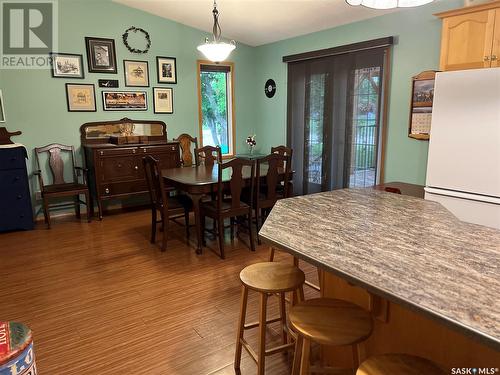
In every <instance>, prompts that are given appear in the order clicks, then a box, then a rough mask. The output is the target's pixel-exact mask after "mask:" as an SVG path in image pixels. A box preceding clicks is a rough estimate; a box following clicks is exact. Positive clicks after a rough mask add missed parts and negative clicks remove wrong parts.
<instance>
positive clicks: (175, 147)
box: [139, 144, 179, 154]
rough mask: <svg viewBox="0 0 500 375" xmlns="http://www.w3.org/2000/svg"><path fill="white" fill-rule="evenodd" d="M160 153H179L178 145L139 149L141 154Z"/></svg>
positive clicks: (142, 147)
mask: <svg viewBox="0 0 500 375" xmlns="http://www.w3.org/2000/svg"><path fill="white" fill-rule="evenodd" d="M152 152H153V153H158V152H179V145H178V144H170V145H164V146H141V147H139V153H140V154H150V153H152Z"/></svg>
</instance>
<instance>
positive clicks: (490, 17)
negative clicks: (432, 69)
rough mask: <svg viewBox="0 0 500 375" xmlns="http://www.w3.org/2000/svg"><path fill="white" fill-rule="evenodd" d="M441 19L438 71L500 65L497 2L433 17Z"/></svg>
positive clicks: (498, 3)
mask: <svg viewBox="0 0 500 375" xmlns="http://www.w3.org/2000/svg"><path fill="white" fill-rule="evenodd" d="M436 16H437V17H439V18H441V19H442V20H443V28H442V34H441V62H440V69H441V70H443V71H447V70H463V69H477V68H495V67H498V66H500V65H499V59H500V1H492V2H488V3H485V4H480V5H477V6H471V7H464V8H460V9H455V10H451V11H447V12H442V13H438V14H436Z"/></svg>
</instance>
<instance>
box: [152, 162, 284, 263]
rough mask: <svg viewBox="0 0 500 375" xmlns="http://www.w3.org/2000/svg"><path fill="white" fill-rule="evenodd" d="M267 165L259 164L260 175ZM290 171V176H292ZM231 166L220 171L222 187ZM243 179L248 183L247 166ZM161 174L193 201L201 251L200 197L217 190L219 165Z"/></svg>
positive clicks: (248, 171)
mask: <svg viewBox="0 0 500 375" xmlns="http://www.w3.org/2000/svg"><path fill="white" fill-rule="evenodd" d="M267 169H268V166H267V165H266V164H262V165H261V166H260V176H261V178H265V177H266V175H267ZM278 173H279V175H280V176H283V175H284V174H285V170H284V169H282V168H281V169H280V170H279V171H278ZM292 173H293V172H291V174H290V176H292ZM231 174H232V171H231V168H226V169H224V170H223V171H222V182H223V183H224V185H225V186H224V187H226V186H227V187H228V186H229V182H230V180H231ZM242 174H243V179H244V180H245V181H246V183H247V184H248V185H249V184H250V181H249V180H250V177H251V170H250V168H249V167H246V168H243V171H242ZM161 175H162V178H163V181H164V183H165V185H167V186H169V187H173V188H175V189H176V190H179V191H182V192H184V193H185V194H186V195H188V196H189V197H190V198H191V200H192V202H193V212H194V219H195V227H196V254H201V253H202V235H203V230H204V228H202V227H201V210H200V206H201V199H202V198H203V197H204V196H208V195H211V194H213V193H215V192H217V186H218V178H219V167H218V165H217V164H215V165H213V166H211V167H210V166H204V165H201V166H192V167H181V168H169V169H162V171H161Z"/></svg>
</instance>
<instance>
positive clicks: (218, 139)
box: [198, 62, 235, 156]
mask: <svg viewBox="0 0 500 375" xmlns="http://www.w3.org/2000/svg"><path fill="white" fill-rule="evenodd" d="M233 70H234V66H233V64H232V63H219V64H209V63H205V62H198V72H199V80H198V86H199V88H198V90H199V92H198V96H199V116H200V143H201V145H202V146H208V145H211V146H220V148H221V150H222V155H223V156H224V155H225V156H231V155H234V134H235V132H234V111H233Z"/></svg>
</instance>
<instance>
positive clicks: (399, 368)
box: [356, 354, 445, 375]
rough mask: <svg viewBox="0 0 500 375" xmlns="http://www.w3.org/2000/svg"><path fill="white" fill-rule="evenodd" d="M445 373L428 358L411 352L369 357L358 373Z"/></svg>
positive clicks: (441, 374)
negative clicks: (410, 353)
mask: <svg viewBox="0 0 500 375" xmlns="http://www.w3.org/2000/svg"><path fill="white" fill-rule="evenodd" d="M392 374H398V375H422V374H425V375H444V374H445V372H444V371H443V370H441V369H440V368H439V367H438V366H437V365H436V364H434V363H433V362H431V361H429V360H428V359H425V358H421V357H416V356H413V355H409V354H382V355H377V356H373V357H370V358H368V359H367V360H366V361H364V362H363V363H362V364H361V366H359V368H358V371H357V372H356V375H392Z"/></svg>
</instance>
